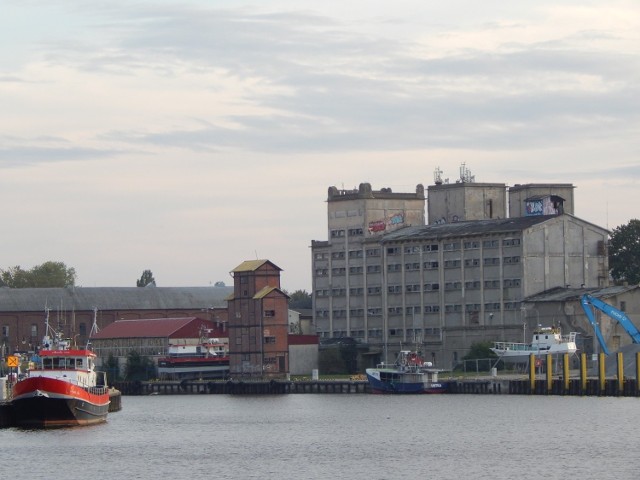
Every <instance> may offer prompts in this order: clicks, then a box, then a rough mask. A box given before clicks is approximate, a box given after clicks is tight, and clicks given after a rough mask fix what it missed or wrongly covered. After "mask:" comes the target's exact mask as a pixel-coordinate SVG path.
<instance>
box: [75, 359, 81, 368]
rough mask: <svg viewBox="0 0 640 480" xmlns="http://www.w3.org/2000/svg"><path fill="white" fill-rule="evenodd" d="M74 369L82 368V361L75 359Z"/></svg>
mask: <svg viewBox="0 0 640 480" xmlns="http://www.w3.org/2000/svg"><path fill="white" fill-rule="evenodd" d="M76 368H82V359H81V358H76Z"/></svg>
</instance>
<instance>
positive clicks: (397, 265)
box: [387, 263, 402, 272]
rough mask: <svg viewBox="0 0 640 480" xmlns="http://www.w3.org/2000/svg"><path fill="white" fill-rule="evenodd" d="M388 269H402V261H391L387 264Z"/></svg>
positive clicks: (398, 270) (394, 270)
mask: <svg viewBox="0 0 640 480" xmlns="http://www.w3.org/2000/svg"><path fill="white" fill-rule="evenodd" d="M387 271H389V272H400V271H402V264H401V263H390V264H389V265H387Z"/></svg>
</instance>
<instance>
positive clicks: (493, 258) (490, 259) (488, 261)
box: [482, 257, 500, 266]
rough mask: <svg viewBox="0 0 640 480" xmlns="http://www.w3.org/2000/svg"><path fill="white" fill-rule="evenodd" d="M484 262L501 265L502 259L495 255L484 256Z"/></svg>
mask: <svg viewBox="0 0 640 480" xmlns="http://www.w3.org/2000/svg"><path fill="white" fill-rule="evenodd" d="M482 263H484V265H485V266H489V265H500V259H499V258H495V257H489V258H484V259H482Z"/></svg>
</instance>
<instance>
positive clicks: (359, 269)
mask: <svg viewBox="0 0 640 480" xmlns="http://www.w3.org/2000/svg"><path fill="white" fill-rule="evenodd" d="M349 273H350V274H352V275H361V274H362V267H349Z"/></svg>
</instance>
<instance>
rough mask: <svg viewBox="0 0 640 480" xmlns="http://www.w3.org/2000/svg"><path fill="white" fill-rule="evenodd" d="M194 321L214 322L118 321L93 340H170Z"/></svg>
mask: <svg viewBox="0 0 640 480" xmlns="http://www.w3.org/2000/svg"><path fill="white" fill-rule="evenodd" d="M193 321H198V322H201V323H211V324H213V322H209V321H208V320H203V319H201V318H198V317H181V318H148V319H137V320H117V321H115V322H113V323H110V324H109V325H107V326H106V327H105V328H103V329H102V330H100V331H99V332H98V333H97V334H95V335H93V336H92V337H91V338H93V339H99V340H100V339H107V338H169V337H171V335H172V334H174V333H175V332H177V331H178V330H180V329H181V328H183V327H184V326H186V325H188V324H189V323H191V322H193Z"/></svg>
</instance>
